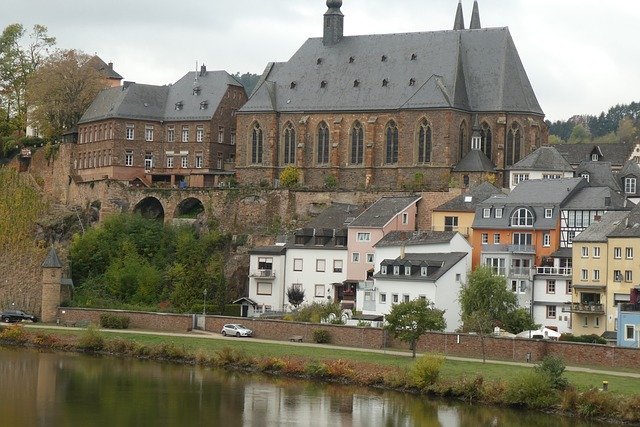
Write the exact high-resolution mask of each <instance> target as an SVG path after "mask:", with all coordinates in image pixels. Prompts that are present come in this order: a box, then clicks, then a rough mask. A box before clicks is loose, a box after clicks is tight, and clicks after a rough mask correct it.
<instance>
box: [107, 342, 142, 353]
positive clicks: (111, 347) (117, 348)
mask: <svg viewBox="0 0 640 427" xmlns="http://www.w3.org/2000/svg"><path fill="white" fill-rule="evenodd" d="M105 349H106V350H107V351H108V352H110V353H114V354H121V355H127V356H132V355H136V354H138V344H136V342H135V341H129V340H125V339H121V338H117V339H114V340H110V341H107V343H106V344H105Z"/></svg>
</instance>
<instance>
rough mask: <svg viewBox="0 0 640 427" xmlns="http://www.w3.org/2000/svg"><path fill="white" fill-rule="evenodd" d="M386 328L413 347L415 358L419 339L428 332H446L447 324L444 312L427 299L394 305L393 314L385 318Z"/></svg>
mask: <svg viewBox="0 0 640 427" xmlns="http://www.w3.org/2000/svg"><path fill="white" fill-rule="evenodd" d="M385 320H386V321H387V325H386V326H385V328H386V329H387V330H388V331H389V332H391V333H392V334H393V335H394V337H396V338H398V339H400V340H401V341H404V342H408V343H409V344H410V345H411V350H412V352H413V357H414V358H415V357H416V344H417V342H418V339H420V337H421V336H422V335H424V333H425V332H427V331H444V328H446V327H447V322H446V321H445V320H444V310H439V309H437V308H435V307H433V305H432V304H431V302H429V301H428V300H427V299H422V298H418V299H415V300H413V301H407V302H402V303H400V304H394V305H393V306H392V307H391V312H390V313H389V314H387V315H386V316H385Z"/></svg>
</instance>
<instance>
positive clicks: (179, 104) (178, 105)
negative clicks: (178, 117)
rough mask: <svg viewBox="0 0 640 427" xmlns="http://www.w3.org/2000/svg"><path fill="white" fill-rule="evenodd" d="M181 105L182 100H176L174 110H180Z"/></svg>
mask: <svg viewBox="0 0 640 427" xmlns="http://www.w3.org/2000/svg"><path fill="white" fill-rule="evenodd" d="M182 106H183V104H182V101H178V102H176V106H175V109H176V111H180V110H182Z"/></svg>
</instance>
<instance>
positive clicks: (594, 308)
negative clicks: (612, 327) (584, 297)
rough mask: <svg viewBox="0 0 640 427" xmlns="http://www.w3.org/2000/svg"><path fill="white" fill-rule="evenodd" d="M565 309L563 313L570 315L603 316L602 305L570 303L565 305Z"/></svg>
mask: <svg viewBox="0 0 640 427" xmlns="http://www.w3.org/2000/svg"><path fill="white" fill-rule="evenodd" d="M566 308H568V310H565V311H570V312H572V313H592V314H604V304H595V303H580V302H572V303H567V304H566Z"/></svg>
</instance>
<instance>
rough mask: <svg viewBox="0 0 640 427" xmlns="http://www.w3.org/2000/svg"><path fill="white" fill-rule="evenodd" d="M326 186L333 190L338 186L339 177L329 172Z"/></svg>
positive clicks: (325, 182) (325, 181) (325, 180)
mask: <svg viewBox="0 0 640 427" xmlns="http://www.w3.org/2000/svg"><path fill="white" fill-rule="evenodd" d="M324 186H325V187H326V188H328V189H329V190H333V189H335V188H337V187H338V178H336V177H335V176H333V175H331V174H329V175H327V177H326V178H325V179H324Z"/></svg>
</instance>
